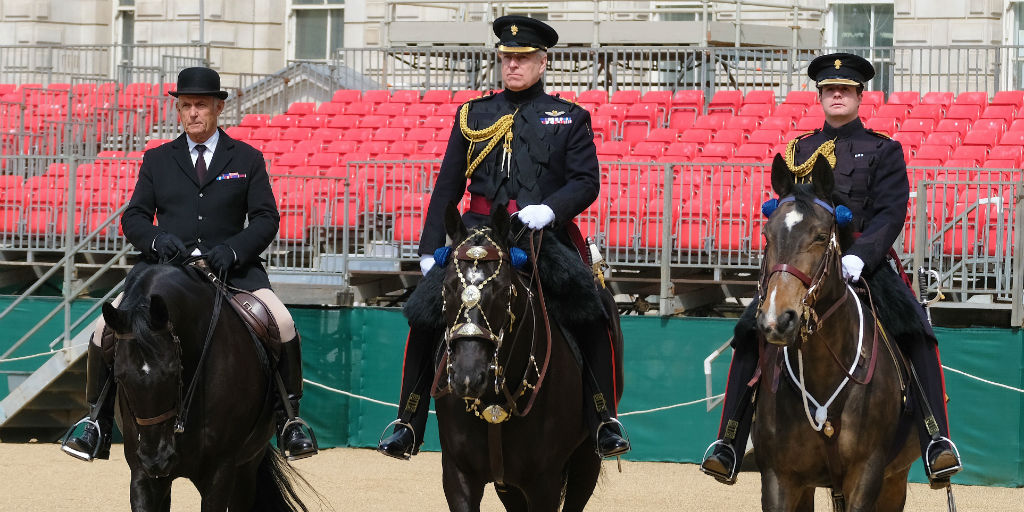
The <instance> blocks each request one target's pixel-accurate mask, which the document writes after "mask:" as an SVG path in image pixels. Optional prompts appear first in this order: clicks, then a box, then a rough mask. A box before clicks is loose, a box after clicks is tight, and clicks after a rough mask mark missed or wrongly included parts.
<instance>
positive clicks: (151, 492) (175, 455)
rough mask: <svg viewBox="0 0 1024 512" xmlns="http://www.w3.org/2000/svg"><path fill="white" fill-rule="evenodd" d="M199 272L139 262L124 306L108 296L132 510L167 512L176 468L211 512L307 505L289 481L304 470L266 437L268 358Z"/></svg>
mask: <svg viewBox="0 0 1024 512" xmlns="http://www.w3.org/2000/svg"><path fill="white" fill-rule="evenodd" d="M199 272H200V271H199V270H198V269H196V268H193V267H191V266H185V267H182V266H172V265H145V264H140V265H137V266H136V267H135V268H134V269H133V270H132V272H131V273H129V275H128V278H127V281H126V284H125V292H124V297H123V299H122V301H121V303H120V306H119V307H118V308H114V307H113V306H111V305H110V304H109V303H107V304H104V305H103V318H104V319H105V320H106V322H107V325H108V326H109V327H110V329H112V330H113V331H114V333H115V336H116V337H117V344H116V349H115V356H114V378H115V379H116V382H117V390H118V393H117V404H118V414H117V419H118V425H119V427H120V428H121V432H122V433H123V434H124V452H125V459H126V460H127V462H128V466H129V467H130V468H131V506H132V510H133V511H134V512H142V511H169V510H170V507H171V495H170V491H171V481H172V480H174V479H175V478H179V477H184V478H188V479H189V480H191V481H192V483H193V484H194V485H195V486H196V488H197V489H198V490H199V493H200V495H201V496H202V510H203V511H204V512H213V511H224V510H229V509H230V510H231V511H232V512H234V511H263V510H266V511H271V510H273V511H296V510H300V509H301V510H306V507H305V505H303V504H302V501H301V500H300V499H299V497H298V496H297V495H296V492H295V490H294V488H293V485H292V483H293V479H294V478H301V477H298V475H297V474H296V473H295V472H294V470H293V469H291V467H290V466H288V465H287V463H285V462H284V461H283V459H282V458H281V457H280V456H279V455H278V453H277V451H276V450H274V449H273V447H272V446H271V445H270V444H269V441H270V438H271V436H272V435H273V434H274V419H273V414H272V410H273V408H272V405H273V400H274V395H273V394H272V392H271V386H270V382H271V381H270V375H271V374H270V368H269V365H268V358H267V356H266V354H265V352H263V351H262V348H261V347H259V346H257V343H256V342H255V341H254V340H253V339H252V338H251V337H250V335H249V331H248V330H247V328H246V326H245V325H244V324H242V321H241V320H240V319H239V318H238V316H237V315H236V314H235V313H234V312H233V311H231V310H230V308H229V307H228V305H227V304H221V303H220V302H219V301H217V300H216V292H215V290H214V288H213V287H212V286H211V284H210V283H209V281H207V280H206V278H205V277H203V276H202V275H200V274H199ZM215 304H219V305H221V308H222V310H221V311H220V312H219V313H218V314H215V313H214V308H215V306H214V305H215ZM214 318H216V319H217V323H216V325H215V326H214V328H213V330H212V336H210V337H209V342H208V343H207V335H208V330H209V329H210V324H211V323H212V322H213V319H214ZM204 350H205V351H206V354H205V356H204V355H203V352H204ZM200 360H202V361H203V362H202V364H201V365H200ZM190 389H191V390H193V391H192V392H191V393H190ZM179 427H183V430H182V431H180V432H179V431H178V430H179Z"/></svg>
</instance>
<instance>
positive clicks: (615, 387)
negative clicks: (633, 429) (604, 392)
mask: <svg viewBox="0 0 1024 512" xmlns="http://www.w3.org/2000/svg"><path fill="white" fill-rule="evenodd" d="M605 332H606V333H608V348H610V349H611V354H612V360H611V363H612V400H613V401H614V402H615V414H618V413H619V383H618V382H617V381H616V380H615V361H616V359H615V343H614V342H613V341H612V331H611V330H609V329H608V328H607V327H606V328H605Z"/></svg>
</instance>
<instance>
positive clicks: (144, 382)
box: [103, 295, 183, 477]
mask: <svg viewBox="0 0 1024 512" xmlns="http://www.w3.org/2000/svg"><path fill="white" fill-rule="evenodd" d="M124 306H125V305H124V304H122V307H124ZM128 308H129V309H117V308H114V307H113V306H111V305H110V304H109V303H106V304H103V319H104V320H106V322H107V325H108V326H109V327H110V329H112V330H113V331H114V334H115V336H116V337H117V345H116V347H117V348H116V350H115V353H116V355H115V357H114V378H115V379H116V380H117V384H118V389H119V392H120V393H124V396H125V398H126V402H122V404H124V403H127V404H128V409H129V410H128V411H124V412H127V413H128V414H127V415H125V414H123V413H122V417H123V418H125V419H127V418H128V415H130V417H131V418H132V421H133V422H134V430H135V431H136V432H137V433H138V439H137V441H138V447H137V449H136V455H137V456H138V458H139V461H140V462H141V463H142V467H143V470H144V471H145V472H146V474H148V475H149V476H150V477H162V476H166V475H167V474H168V473H169V472H170V470H171V468H172V467H173V466H174V464H175V462H176V455H175V434H174V423H175V421H174V420H175V418H176V417H177V416H178V412H179V409H180V407H181V393H182V391H183V390H182V366H181V342H180V341H179V340H178V337H177V336H175V334H174V332H173V328H172V326H171V322H170V319H169V313H168V310H167V305H166V304H165V303H164V300H163V299H162V298H161V297H160V296H159V295H152V296H150V297H149V298H148V301H147V302H146V303H142V304H133V305H129V306H128Z"/></svg>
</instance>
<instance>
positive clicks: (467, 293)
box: [462, 285, 480, 309]
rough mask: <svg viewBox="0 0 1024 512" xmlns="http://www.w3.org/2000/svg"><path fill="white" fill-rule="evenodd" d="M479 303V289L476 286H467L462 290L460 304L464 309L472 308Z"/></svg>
mask: <svg viewBox="0 0 1024 512" xmlns="http://www.w3.org/2000/svg"><path fill="white" fill-rule="evenodd" d="M479 303H480V289H479V288H477V287H476V286H472V285H470V286H467V287H466V288H465V289H464V290H462V304H463V305H465V306H466V309H473V308H475V307H476V305H477V304H479Z"/></svg>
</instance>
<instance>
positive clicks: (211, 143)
mask: <svg viewBox="0 0 1024 512" xmlns="http://www.w3.org/2000/svg"><path fill="white" fill-rule="evenodd" d="M219 140H220V128H217V129H216V130H214V131H213V135H210V138H209V139H206V141H205V142H202V145H204V146H206V151H207V152H208V154H210V155H212V154H213V152H214V151H215V150H216V149H217V141H219ZM185 142H186V143H188V152H189V153H191V152H192V150H194V149H195V148H196V146H198V145H199V144H200V143H199V142H196V141H194V140H192V137H189V136H188V134H187V133H186V134H185Z"/></svg>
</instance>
